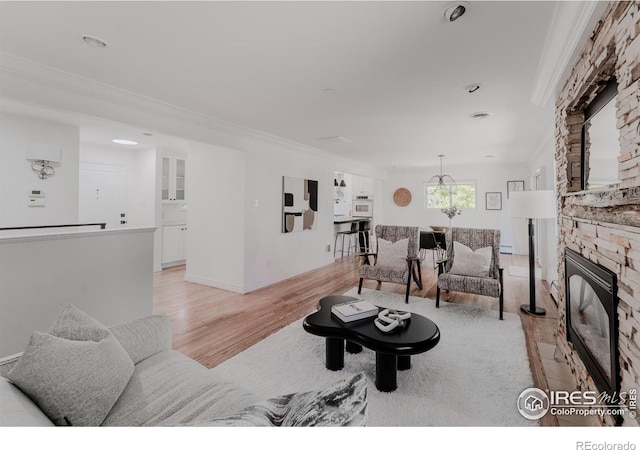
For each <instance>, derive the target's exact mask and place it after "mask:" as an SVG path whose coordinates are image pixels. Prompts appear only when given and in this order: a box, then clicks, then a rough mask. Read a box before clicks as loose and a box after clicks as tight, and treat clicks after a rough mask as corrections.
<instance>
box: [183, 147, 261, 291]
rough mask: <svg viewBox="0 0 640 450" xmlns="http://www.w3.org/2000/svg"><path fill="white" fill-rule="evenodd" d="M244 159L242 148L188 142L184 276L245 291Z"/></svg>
mask: <svg viewBox="0 0 640 450" xmlns="http://www.w3.org/2000/svg"><path fill="white" fill-rule="evenodd" d="M244 165H245V154H244V153H243V152H241V151H237V150H233V149H228V148H224V147H219V146H215V145H208V144H203V143H196V142H190V143H189V154H188V160H187V185H186V189H187V200H188V203H189V213H188V214H189V226H188V231H187V269H186V277H185V279H186V280H187V281H193V282H196V283H201V284H206V285H209V286H215V287H219V288H222V289H227V290H230V291H234V292H244V264H245V254H244V247H245V245H246V243H245V232H244V228H245V224H246V221H245V168H244ZM263 225H264V222H263Z"/></svg>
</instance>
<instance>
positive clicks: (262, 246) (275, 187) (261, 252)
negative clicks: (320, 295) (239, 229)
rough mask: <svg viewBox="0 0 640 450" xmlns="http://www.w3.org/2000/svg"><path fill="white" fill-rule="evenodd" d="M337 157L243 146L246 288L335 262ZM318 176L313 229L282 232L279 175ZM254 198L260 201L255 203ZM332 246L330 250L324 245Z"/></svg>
mask: <svg viewBox="0 0 640 450" xmlns="http://www.w3.org/2000/svg"><path fill="white" fill-rule="evenodd" d="M335 171H336V165H335V161H332V160H330V159H328V158H323V157H321V156H319V155H315V154H312V153H302V152H298V151H295V150H291V149H286V148H282V147H277V146H275V145H267V144H265V145H264V146H260V147H258V146H256V147H255V148H252V149H250V150H249V151H247V159H246V195H245V203H244V204H245V212H246V221H245V290H246V291H251V290H254V289H257V288H259V287H262V286H266V285H268V284H271V283H274V282H276V281H280V280H283V279H285V278H288V277H291V276H293V275H296V274H299V273H303V272H306V271H309V270H312V269H315V268H318V267H321V266H323V265H326V264H329V263H331V262H333V242H334V225H333V217H334V215H333V199H334V186H333V179H334V173H335ZM285 175H286V176H290V177H297V178H304V179H311V180H317V181H318V190H319V191H318V214H317V219H316V220H317V224H318V226H317V228H316V229H315V230H306V231H301V232H295V233H282V177H283V176H285ZM256 202H257V205H258V206H252V205H255V204H256ZM327 245H330V247H331V248H330V251H329V252H327V251H326V246H327Z"/></svg>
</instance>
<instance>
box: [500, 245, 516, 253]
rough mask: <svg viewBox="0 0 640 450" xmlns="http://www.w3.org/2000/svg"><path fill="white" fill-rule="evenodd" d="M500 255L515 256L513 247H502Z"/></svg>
mask: <svg viewBox="0 0 640 450" xmlns="http://www.w3.org/2000/svg"><path fill="white" fill-rule="evenodd" d="M500 253H504V254H505V255H513V247H512V246H511V245H501V246H500Z"/></svg>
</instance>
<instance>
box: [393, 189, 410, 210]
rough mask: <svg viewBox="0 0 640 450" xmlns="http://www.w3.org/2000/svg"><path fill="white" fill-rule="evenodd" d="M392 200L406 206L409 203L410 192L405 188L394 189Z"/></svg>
mask: <svg viewBox="0 0 640 450" xmlns="http://www.w3.org/2000/svg"><path fill="white" fill-rule="evenodd" d="M393 202H394V203H395V204H396V205H398V206H407V205H408V204H409V203H411V192H409V190H408V189H405V188H399V189H396V191H395V192H394V193H393Z"/></svg>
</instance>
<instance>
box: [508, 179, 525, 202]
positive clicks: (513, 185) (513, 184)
mask: <svg viewBox="0 0 640 450" xmlns="http://www.w3.org/2000/svg"><path fill="white" fill-rule="evenodd" d="M515 191H524V180H518V181H507V198H509V193H510V192H515Z"/></svg>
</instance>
